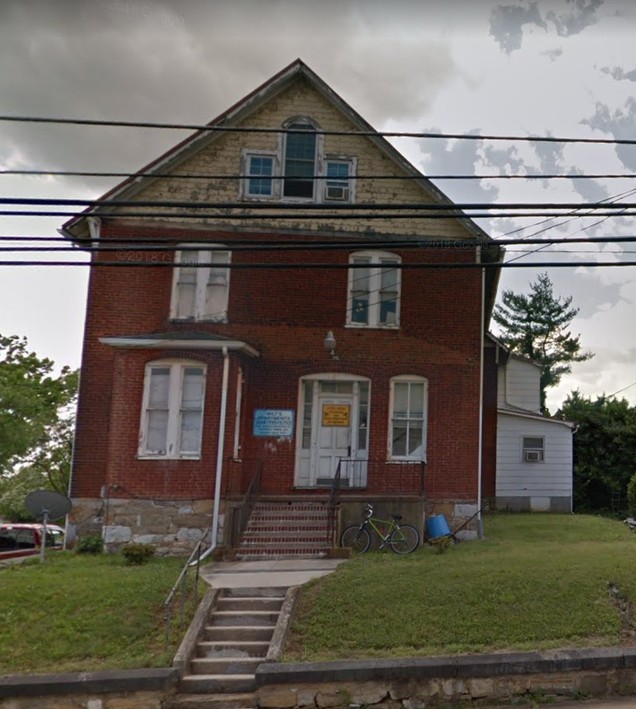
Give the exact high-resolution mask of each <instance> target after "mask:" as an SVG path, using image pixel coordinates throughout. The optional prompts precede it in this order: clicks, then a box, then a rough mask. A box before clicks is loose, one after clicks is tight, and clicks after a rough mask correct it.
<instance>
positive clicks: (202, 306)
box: [171, 248, 230, 322]
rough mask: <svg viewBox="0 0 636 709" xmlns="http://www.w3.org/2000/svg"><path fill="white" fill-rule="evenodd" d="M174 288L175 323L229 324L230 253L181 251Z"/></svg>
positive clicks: (173, 311) (200, 250) (204, 250)
mask: <svg viewBox="0 0 636 709" xmlns="http://www.w3.org/2000/svg"><path fill="white" fill-rule="evenodd" d="M176 260H177V264H178V265H177V267H176V268H175V271H174V280H173V286H172V306H171V317H172V318H174V319H176V320H211V321H215V322H226V321H227V304H228V296H229V280H230V269H229V268H228V264H229V263H230V252H229V251H211V250H209V249H204V248H201V249H197V250H193V251H178V252H177V255H176Z"/></svg>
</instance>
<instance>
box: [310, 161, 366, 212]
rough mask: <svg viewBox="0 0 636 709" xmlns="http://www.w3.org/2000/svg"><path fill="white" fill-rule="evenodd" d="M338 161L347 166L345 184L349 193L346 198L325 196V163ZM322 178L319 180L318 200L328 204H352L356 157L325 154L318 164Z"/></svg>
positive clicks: (353, 199) (356, 168)
mask: <svg viewBox="0 0 636 709" xmlns="http://www.w3.org/2000/svg"><path fill="white" fill-rule="evenodd" d="M330 162H338V163H346V164H347V165H348V167H349V171H348V177H349V179H348V180H347V185H348V188H349V195H348V197H347V198H346V199H342V200H336V199H328V198H327V182H328V181H329V178H328V177H327V163H330ZM319 174H320V175H321V176H323V178H324V179H321V180H320V201H321V202H327V203H328V204H353V203H354V202H355V199H356V175H357V174H358V161H357V158H352V157H350V156H346V155H325V158H324V160H323V161H322V163H321V165H320V173H319Z"/></svg>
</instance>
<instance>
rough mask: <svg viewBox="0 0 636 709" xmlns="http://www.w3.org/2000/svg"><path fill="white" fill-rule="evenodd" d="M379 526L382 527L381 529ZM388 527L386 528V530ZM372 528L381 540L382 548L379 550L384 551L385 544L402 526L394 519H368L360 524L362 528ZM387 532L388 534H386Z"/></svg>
mask: <svg viewBox="0 0 636 709" xmlns="http://www.w3.org/2000/svg"><path fill="white" fill-rule="evenodd" d="M378 525H382V526H381V527H380V526H378ZM385 525H386V528H385ZM363 527H371V529H372V530H373V531H374V532H375V533H376V534H377V535H378V537H379V538H380V546H379V547H378V549H384V546H385V544H386V543H387V542H388V541H389V539H390V538H391V535H392V534H393V532H394V531H395V530H396V529H399V527H400V525H399V524H398V523H397V521H396V520H394V519H391V520H389V519H380V518H379V517H367V518H366V519H365V520H363V521H362V523H361V524H360V528H363ZM385 532H386V533H385Z"/></svg>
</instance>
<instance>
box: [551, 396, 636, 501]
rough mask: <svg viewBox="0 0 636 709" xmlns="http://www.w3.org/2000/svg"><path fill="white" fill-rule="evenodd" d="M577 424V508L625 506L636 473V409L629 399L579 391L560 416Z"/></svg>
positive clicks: (575, 438) (571, 397) (568, 400)
mask: <svg viewBox="0 0 636 709" xmlns="http://www.w3.org/2000/svg"><path fill="white" fill-rule="evenodd" d="M557 415H558V416H559V417H560V418H562V419H565V420H568V421H573V422H575V423H576V425H577V428H576V433H575V434H574V505H575V508H576V509H577V510H604V509H610V510H611V509H616V508H617V507H618V508H622V507H624V506H625V500H626V494H627V486H628V484H629V481H630V479H631V478H632V476H633V475H634V474H635V473H636V407H634V406H630V405H629V403H628V402H627V401H626V400H625V399H614V398H612V397H605V396H599V397H597V398H596V399H595V400H592V399H591V398H589V397H584V396H581V394H580V393H579V392H578V391H574V392H572V393H571V394H569V395H568V397H567V399H566V400H565V401H564V402H563V405H562V406H561V408H560V410H559V412H558V414H557Z"/></svg>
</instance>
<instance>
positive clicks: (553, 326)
mask: <svg viewBox="0 0 636 709" xmlns="http://www.w3.org/2000/svg"><path fill="white" fill-rule="evenodd" d="M501 300H502V303H501V305H497V306H496V307H495V310H494V312H493V319H494V321H495V322H496V323H497V325H499V327H500V328H501V330H502V332H501V334H500V336H499V337H500V339H501V340H502V342H503V343H504V344H505V345H506V346H507V347H508V348H509V349H510V350H512V351H513V352H516V353H517V354H520V355H523V356H525V357H529V358H530V359H532V360H534V361H535V362H536V363H537V364H539V365H540V366H541V368H542V372H541V408H542V410H543V411H545V391H546V389H547V388H548V387H553V386H556V385H557V384H558V383H559V382H560V380H561V376H562V375H563V374H569V373H570V372H571V371H572V363H573V362H585V361H586V360H588V359H591V358H592V357H593V356H594V355H593V353H591V352H581V343H580V341H579V336H578V335H577V336H576V337H575V336H573V335H572V334H571V333H570V331H569V330H568V327H569V325H570V323H571V322H572V320H573V319H574V317H575V316H576V314H577V313H578V312H579V310H578V308H572V307H570V306H571V304H572V296H570V297H568V298H559V297H556V296H555V295H554V293H553V291H552V281H551V280H550V278H549V276H548V274H547V273H542V274H539V276H538V277H537V280H536V281H535V282H534V283H531V284H530V293H529V295H525V294H517V293H514V292H513V291H511V290H506V291H504V292H503V294H502V297H501Z"/></svg>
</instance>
